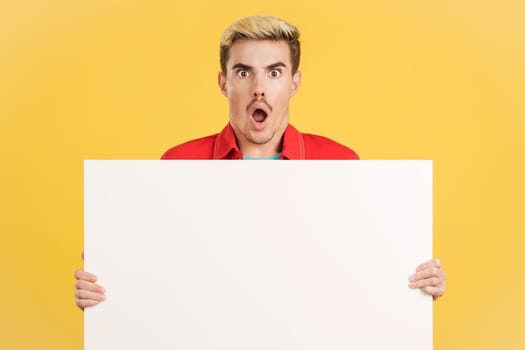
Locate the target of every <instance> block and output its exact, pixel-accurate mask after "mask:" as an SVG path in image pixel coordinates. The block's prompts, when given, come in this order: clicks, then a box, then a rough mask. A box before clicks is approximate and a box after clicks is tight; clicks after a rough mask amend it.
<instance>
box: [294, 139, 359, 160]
mask: <svg viewBox="0 0 525 350" xmlns="http://www.w3.org/2000/svg"><path fill="white" fill-rule="evenodd" d="M302 135H303V140H304V150H305V156H306V159H333V160H337V159H356V160H357V159H359V156H358V155H357V153H356V152H354V151H353V150H352V149H350V148H348V147H346V146H345V145H342V144H340V143H339V142H336V141H334V140H331V139H329V138H327V137H324V136H319V135H313V134H304V133H303V134H302Z"/></svg>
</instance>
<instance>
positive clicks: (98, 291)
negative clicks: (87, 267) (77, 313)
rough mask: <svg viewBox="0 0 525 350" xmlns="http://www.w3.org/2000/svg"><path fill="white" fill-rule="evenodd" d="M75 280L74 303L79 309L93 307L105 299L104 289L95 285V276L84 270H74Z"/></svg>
mask: <svg viewBox="0 0 525 350" xmlns="http://www.w3.org/2000/svg"><path fill="white" fill-rule="evenodd" d="M75 278H76V279H77V282H76V283H75V303H76V304H77V306H78V307H79V308H80V309H82V310H84V308H86V307H91V306H95V305H97V304H98V303H100V302H101V301H104V300H105V299H106V295H105V294H104V293H105V291H106V290H105V289H104V287H102V286H101V285H99V284H96V283H95V282H96V281H97V276H95V275H94V274H92V273H89V272H86V271H84V270H76V271H75Z"/></svg>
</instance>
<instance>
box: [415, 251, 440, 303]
mask: <svg viewBox="0 0 525 350" xmlns="http://www.w3.org/2000/svg"><path fill="white" fill-rule="evenodd" d="M445 278H446V276H445V272H443V267H442V266H441V262H440V261H439V259H431V260H429V261H427V262H425V263H423V264H421V265H419V266H418V267H417V268H416V273H414V274H413V275H411V276H410V277H409V278H408V280H409V282H410V283H409V284H408V286H409V287H410V288H413V289H415V288H419V289H421V290H422V291H423V292H424V293H426V294H429V295H432V298H433V299H434V300H436V299H437V298H439V297H440V296H442V295H443V294H445Z"/></svg>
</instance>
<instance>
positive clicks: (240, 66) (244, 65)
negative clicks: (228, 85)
mask: <svg viewBox="0 0 525 350" xmlns="http://www.w3.org/2000/svg"><path fill="white" fill-rule="evenodd" d="M233 69H242V70H252V67H250V66H248V65H246V64H242V63H237V64H234V65H233V67H232V70H233Z"/></svg>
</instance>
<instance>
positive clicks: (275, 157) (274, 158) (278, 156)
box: [242, 153, 281, 160]
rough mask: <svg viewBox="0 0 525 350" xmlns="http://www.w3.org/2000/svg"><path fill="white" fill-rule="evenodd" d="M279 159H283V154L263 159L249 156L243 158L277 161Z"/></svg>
mask: <svg viewBox="0 0 525 350" xmlns="http://www.w3.org/2000/svg"><path fill="white" fill-rule="evenodd" d="M279 158H281V153H277V154H276V155H274V156H271V157H263V158H258V157H248V156H243V157H242V159H244V160H277V159H279Z"/></svg>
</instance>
